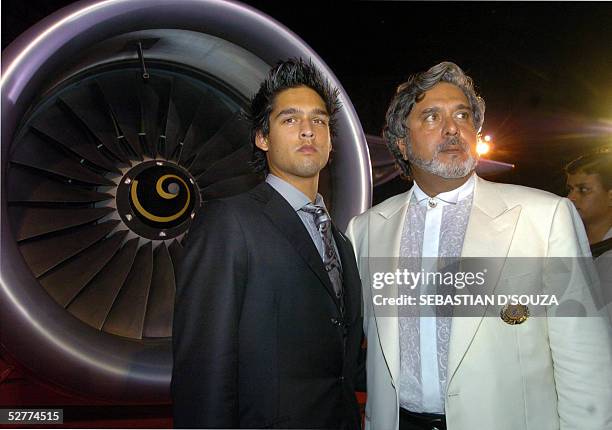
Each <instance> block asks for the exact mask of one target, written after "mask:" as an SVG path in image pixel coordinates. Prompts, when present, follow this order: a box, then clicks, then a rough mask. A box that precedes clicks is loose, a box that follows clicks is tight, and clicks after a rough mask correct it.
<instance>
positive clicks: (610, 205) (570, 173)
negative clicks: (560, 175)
mask: <svg viewBox="0 0 612 430" xmlns="http://www.w3.org/2000/svg"><path fill="white" fill-rule="evenodd" d="M565 173H566V174H567V187H568V189H569V194H568V195H567V198H568V199H570V200H571V201H572V203H574V205H575V206H576V209H577V210H578V213H579V214H580V218H582V222H583V223H584V227H585V229H586V233H587V237H588V239H589V244H590V245H591V251H592V252H593V257H595V258H597V257H599V256H600V255H601V254H603V253H604V252H606V251H609V250H610V249H612V151H610V150H609V149H604V150H601V151H596V152H594V153H591V154H588V155H583V156H582V157H578V158H577V159H575V160H573V161H572V162H570V163H569V164H568V165H567V166H566V167H565Z"/></svg>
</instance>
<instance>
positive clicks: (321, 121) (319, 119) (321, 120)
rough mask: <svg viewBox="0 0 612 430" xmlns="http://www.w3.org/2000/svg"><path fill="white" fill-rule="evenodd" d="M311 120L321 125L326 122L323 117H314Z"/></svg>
mask: <svg viewBox="0 0 612 430" xmlns="http://www.w3.org/2000/svg"><path fill="white" fill-rule="evenodd" d="M312 122H314V123H315V124H321V125H325V124H327V121H326V120H324V119H323V118H315V119H313V120H312Z"/></svg>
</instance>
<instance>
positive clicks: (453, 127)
mask: <svg viewBox="0 0 612 430" xmlns="http://www.w3.org/2000/svg"><path fill="white" fill-rule="evenodd" d="M443 127H444V128H443V132H444V135H445V136H455V135H457V134H458V133H459V127H457V124H456V123H455V120H454V119H453V117H448V118H446V119H445V120H444V125H443Z"/></svg>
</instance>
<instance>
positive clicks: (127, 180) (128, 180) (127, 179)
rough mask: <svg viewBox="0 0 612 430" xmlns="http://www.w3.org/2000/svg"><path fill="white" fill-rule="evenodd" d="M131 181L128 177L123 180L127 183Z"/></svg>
mask: <svg viewBox="0 0 612 430" xmlns="http://www.w3.org/2000/svg"><path fill="white" fill-rule="evenodd" d="M131 182H132V180H131V179H130V178H126V180H125V182H124V183H126V184H129V183H131Z"/></svg>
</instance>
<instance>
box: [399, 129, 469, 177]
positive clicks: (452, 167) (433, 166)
mask: <svg viewBox="0 0 612 430" xmlns="http://www.w3.org/2000/svg"><path fill="white" fill-rule="evenodd" d="M453 145H460V146H461V147H462V148H463V149H464V150H465V151H466V152H467V154H468V158H467V159H466V160H464V161H461V162H454V161H451V162H448V163H443V162H442V161H441V160H440V158H439V155H440V152H442V151H444V150H445V149H447V148H448V147H450V146H453ZM467 146H468V145H467V144H466V143H465V142H463V141H461V140H460V139H459V138H458V137H451V138H448V139H447V140H445V141H444V142H442V143H441V144H440V145H438V147H437V148H436V152H435V153H434V155H433V157H432V158H431V160H424V159H422V158H420V157H417V156H416V154H415V153H414V152H413V151H412V146H411V145H410V143H408V145H406V152H407V155H408V161H410V163H411V164H414V165H415V166H418V167H420V168H421V169H423V170H425V171H427V172H429V173H431V174H434V175H436V176H440V177H442V178H445V179H457V178H463V177H465V176H467V175H468V174H469V173H470V172H471V171H472V170H474V168H476V165H477V164H478V159H477V158H476V157H474V156H473V155H472V153H471V152H470V151H469V148H468V147H467Z"/></svg>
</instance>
